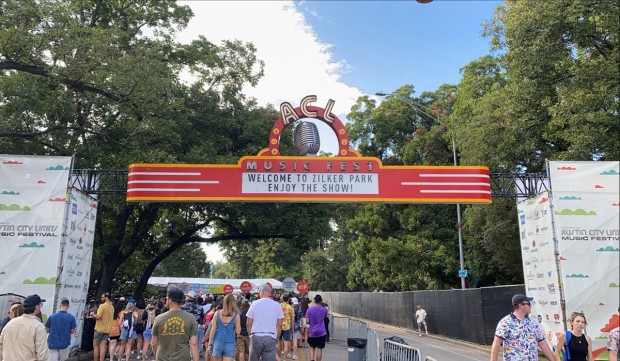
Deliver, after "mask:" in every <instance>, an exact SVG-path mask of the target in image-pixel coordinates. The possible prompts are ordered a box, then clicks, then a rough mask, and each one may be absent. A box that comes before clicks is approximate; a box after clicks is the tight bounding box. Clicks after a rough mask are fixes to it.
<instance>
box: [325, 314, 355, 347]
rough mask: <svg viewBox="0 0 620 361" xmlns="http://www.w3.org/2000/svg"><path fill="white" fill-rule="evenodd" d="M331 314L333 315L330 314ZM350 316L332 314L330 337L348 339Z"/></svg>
mask: <svg viewBox="0 0 620 361" xmlns="http://www.w3.org/2000/svg"><path fill="white" fill-rule="evenodd" d="M330 316H331V315H330ZM350 320H351V319H350V318H349V317H338V316H331V320H330V322H329V329H330V330H329V337H330V339H332V340H337V341H345V342H346V341H347V337H348V336H349V323H350Z"/></svg>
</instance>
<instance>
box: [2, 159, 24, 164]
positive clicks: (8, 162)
mask: <svg viewBox="0 0 620 361" xmlns="http://www.w3.org/2000/svg"><path fill="white" fill-rule="evenodd" d="M2 164H10V165H15V164H24V163H22V162H18V161H16V160H5V161H4V162H2Z"/></svg>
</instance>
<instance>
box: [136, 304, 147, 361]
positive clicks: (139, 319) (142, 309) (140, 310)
mask: <svg viewBox="0 0 620 361" xmlns="http://www.w3.org/2000/svg"><path fill="white" fill-rule="evenodd" d="M136 308H137V310H136V324H135V326H134V329H135V330H136V350H138V357H137V359H138V360H140V359H141V358H142V345H143V343H144V336H143V333H144V329H145V327H144V320H145V319H146V318H145V317H143V316H144V315H145V314H146V302H144V301H143V300H140V301H138V302H137V303H136Z"/></svg>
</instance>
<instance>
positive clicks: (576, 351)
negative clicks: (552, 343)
mask: <svg viewBox="0 0 620 361" xmlns="http://www.w3.org/2000/svg"><path fill="white" fill-rule="evenodd" d="M587 324H588V323H587V321H586V316H585V315H584V314H583V313H579V312H573V314H572V315H571V317H570V325H571V330H570V340H569V341H568V351H569V352H570V361H594V357H592V339H591V338H590V336H588V335H586V334H584V333H583V330H584V329H585V327H586V325H587ZM565 344H567V343H566V334H561V335H560V337H559V338H558V344H557V346H556V348H555V359H556V361H561V360H562V358H560V352H561V351H562V350H564V349H565V347H564V345H565ZM565 358H566V357H565ZM565 358H564V359H565Z"/></svg>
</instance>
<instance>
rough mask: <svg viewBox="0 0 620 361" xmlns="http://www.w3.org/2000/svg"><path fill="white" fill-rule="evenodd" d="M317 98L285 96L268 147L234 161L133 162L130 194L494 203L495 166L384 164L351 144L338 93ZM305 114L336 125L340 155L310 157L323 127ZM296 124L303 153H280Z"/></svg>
mask: <svg viewBox="0 0 620 361" xmlns="http://www.w3.org/2000/svg"><path fill="white" fill-rule="evenodd" d="M314 101H316V96H313V95H311V96H307V97H305V98H303V99H302V101H301V103H300V106H299V107H297V108H293V107H292V106H291V105H290V104H289V103H287V102H285V103H282V104H281V105H280V115H281V116H280V118H279V119H278V120H277V121H276V122H275V124H274V125H273V127H272V129H271V132H270V135H269V147H268V148H266V149H263V150H261V151H260V152H259V153H258V154H257V155H256V156H246V157H243V158H241V159H240V160H239V161H238V162H237V164H235V165H225V164H204V165H196V164H132V165H130V166H129V177H128V184H127V201H130V202H141V201H160V202H161V201H163V202H235V201H239V202H251V201H268V202H356V203H357V202H383V203H490V202H491V187H490V180H489V170H488V168H486V167H468V166H444V167H430V166H393V167H388V166H383V164H382V163H381V160H380V159H378V158H374V157H363V156H361V155H360V154H359V153H358V152H357V151H355V150H354V149H351V148H350V147H349V138H348V134H347V131H346V128H345V127H344V125H343V124H342V122H341V121H340V119H338V117H337V116H336V115H334V114H332V113H331V110H332V108H333V106H334V101H333V100H331V99H330V100H329V101H328V102H327V104H326V106H325V108H319V107H316V106H312V105H310V103H312V102H314ZM301 118H312V119H318V120H321V121H323V122H325V123H326V124H327V125H329V126H330V127H331V129H332V130H333V131H334V133H335V134H336V137H337V138H338V155H337V156H335V157H314V156H306V154H311V153H316V151H318V148H319V144H320V140H319V136H318V132H317V131H316V126H315V125H314V124H312V123H309V122H303V121H302V120H300V119H301ZM289 125H296V126H297V128H295V132H294V134H295V135H294V137H295V139H294V142H295V147H296V149H297V152H298V154H299V155H298V156H281V155H280V137H281V135H282V132H283V130H284V129H285V128H286V127H287V126H289ZM313 127H314V128H313ZM313 149H314V150H315V151H314V152H313V151H312V150H313Z"/></svg>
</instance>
